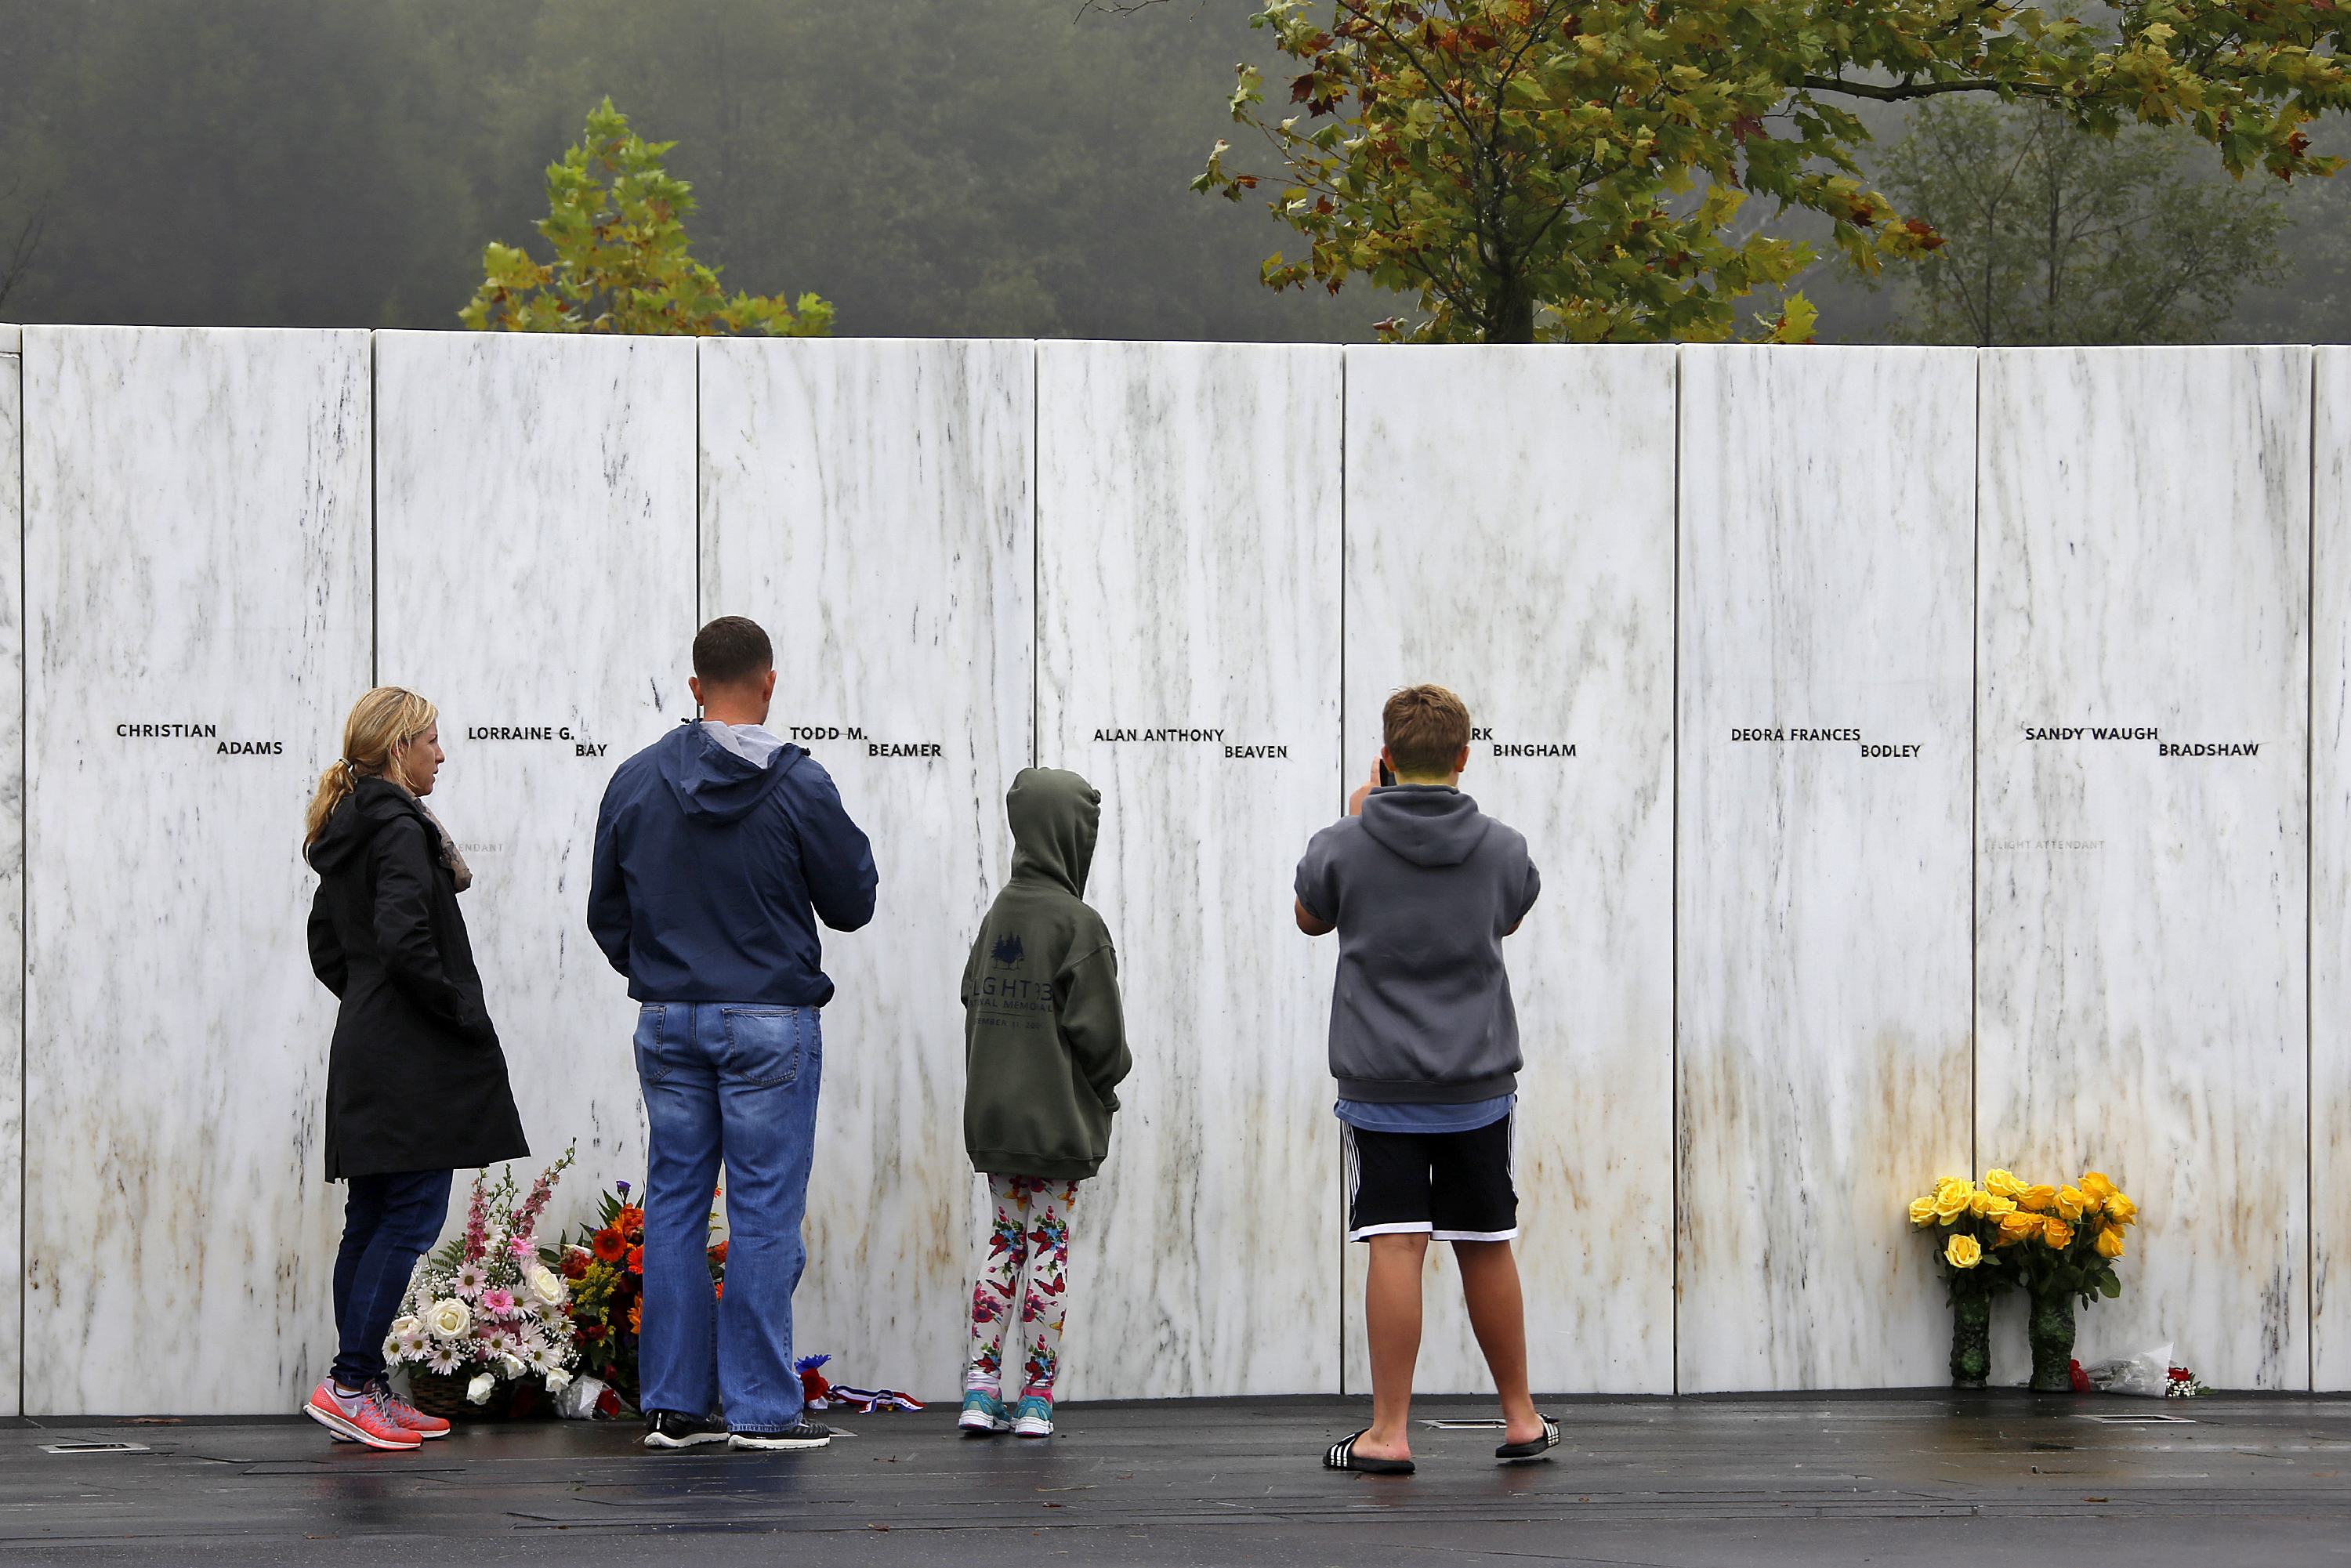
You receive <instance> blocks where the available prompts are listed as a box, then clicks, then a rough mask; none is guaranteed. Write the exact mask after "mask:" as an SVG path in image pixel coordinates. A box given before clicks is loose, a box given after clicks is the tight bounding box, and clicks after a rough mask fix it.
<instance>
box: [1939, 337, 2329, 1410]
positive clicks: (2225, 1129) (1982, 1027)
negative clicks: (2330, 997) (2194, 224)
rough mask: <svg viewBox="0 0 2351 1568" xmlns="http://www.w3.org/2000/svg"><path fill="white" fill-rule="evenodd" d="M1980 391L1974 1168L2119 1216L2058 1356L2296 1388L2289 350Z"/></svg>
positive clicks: (2298, 1065) (2304, 799) (2302, 1181)
mask: <svg viewBox="0 0 2351 1568" xmlns="http://www.w3.org/2000/svg"><path fill="white" fill-rule="evenodd" d="M1981 373H1982V383H1981V384H1982V403H1981V409H1982V413H1981V421H1982V439H1981V459H1980V461H1981V469H1980V514H1979V516H1980V534H1979V541H1980V542H1979V552H1980V553H1979V569H1978V570H1979V572H1980V610H1979V613H1978V625H1979V631H1978V686H1977V694H1978V720H1977V737H1978V751H1977V770H1978V771H1977V812H1978V817H1977V822H1978V825H1977V834H1976V842H1977V852H1976V853H1977V894H1976V911H1977V923H1976V1009H1977V1010H1976V1020H1977V1021H1976V1028H1977V1050H1976V1134H1975V1142H1976V1154H1977V1157H1978V1159H1979V1160H1980V1162H1981V1163H1982V1164H1983V1165H1985V1166H2005V1167H2008V1168H2010V1169H2012V1170H2014V1171H2015V1172H2016V1173H2017V1174H2018V1175H2019V1176H2024V1177H2025V1178H2026V1179H2028V1180H2042V1181H2055V1180H2063V1179H2068V1178H2071V1177H2073V1176H2078V1175H2079V1174H2080V1173H2081V1172H2082V1171H2083V1170H2084V1169H2085V1167H2087V1168H2095V1169H2098V1170H2102V1171H2105V1173H2106V1174H2108V1175H2109V1176H2112V1177H2113V1178H2114V1179H2115V1180H2116V1182H2117V1183H2118V1184H2119V1185H2120V1186H2122V1187H2123V1188H2124V1189H2125V1190H2126V1191H2127V1192H2129V1193H2130V1195H2131V1196H2132V1197H2134V1198H2136V1199H2137V1200H2138V1204H2139V1207H2140V1212H2141V1216H2142V1223H2141V1225H2140V1226H2139V1228H2137V1230H2135V1231H2133V1232H2132V1233H2131V1235H2130V1242H2129V1246H2130V1249H2129V1254H2128V1256H2127V1258H2126V1260H2125V1261H2124V1264H2123V1267H2122V1270H2121V1271H2122V1275H2123V1279H2124V1281H2125V1289H2124V1293H2123V1295H2122V1298H2121V1299H2120V1300H2119V1301H2105V1302H2101V1303H2099V1304H2097V1305H2096V1306H2094V1307H2092V1308H2090V1309H2088V1310H2087V1311H2086V1312H2084V1313H2083V1314H2082V1317H2081V1319H2080V1328H2079V1338H2078V1340H2077V1342H2076V1344H2077V1358H2078V1359H2080V1360H2082V1361H2084V1362H2085V1364H2086V1363H2088V1362H2091V1361H2094V1360H2095V1359H2097V1358H2098V1357H2099V1356H2100V1355H2102V1354H2109V1353H2116V1352H2120V1351H2124V1350H2127V1349H2130V1348H2132V1347H2135V1346H2137V1345H2141V1344H2145V1343H2158V1342H2161V1341H2164V1340H2171V1341H2175V1342H2176V1343H2178V1344H2179V1347H2180V1349H2181V1351H2182V1352H2183V1353H2184V1354H2185V1355H2186V1356H2187V1357H2188V1358H2189V1361H2190V1364H2192V1365H2194V1367H2195V1369H2196V1371H2197V1373H2198V1374H2199V1375H2200V1376H2201V1377H2202V1378H2203V1379H2204V1380H2205V1381H2206V1382H2208V1383H2210V1384H2211V1385H2214V1386H2216V1387H2227V1388H2300V1387H2304V1386H2307V1385H2308V1383H2309V1380H2310V1375H2311V1364H2310V1354H2309V1353H2310V1343H2311V1342H2310V1317H2309V1297H2308V1293H2307V1286H2308V1277H2307V1274H2306V1272H2305V1252H2306V1247H2307V1238H2308V1235H2309V1231H2308V1225H2309V1205H2308V1193H2309V1188H2308V1178H2309V1174H2310V1168H2309V1164H2308V1155H2309V1151H2310V1143H2309V1139H2308V1136H2307V1126H2308V1117H2309V1114H2310V1110H2311V1104H2310V1099H2309V1093H2308V1077H2307V1073H2308V1055H2307V1053H2308V1051H2309V1049H2310V1036H2309V1032H2308V1031H2309V1022H2310V1020H2309V1017H2308V1013H2307V1010H2306V1009H2307V1005H2308V998H2309V991H2308V987H2307V980H2308V975H2309V969H2308V963H2309V948H2308V933H2309V925H2308V922H2307V914H2308V910H2307V902H2306V901H2307V898H2308V894H2309V883H2308V876H2309V871H2310V862H2309V847H2310V839H2309V822H2308V795H2307V788H2306V787H2307V783H2308V775H2307V771H2306V770H2307V768H2308V765H2309V752H2308V718H2309V710H2308V704H2309V700H2310V685H2309V678H2310V676H2309V662H2308V661H2309V657H2310V643H2309V642H2308V638H2309V635H2310V626H2309V619H2308V612H2309V604H2310V591H2311V581H2310V576H2309V572H2310V559H2311V557H2310V544H2311V538H2310V531H2309V530H2310V519H2311V511H2310V495H2311V492H2310V479H2311V465H2310V458H2311V446H2310V442H2311V414H2312V407H2311V379H2310V378H2311V356H2310V350H2306V349H2300V348H2266V347H2264V348H2216V349H2163V350H2152V349H2141V350H2116V349H2084V350H1991V351H1988V352H1987V353H1985V354H1984V356H1983V358H1982V369H1981ZM2171 747H2190V748H2206V749H2202V750H2194V749H2191V750H2190V751H2189V752H2187V753H2185V754H2181V753H2179V752H2176V751H2173V750H2170V749H2168V748H2171ZM2254 747H2258V750H2257V751H2256V750H2254V749H2252V748H2254ZM2213 748H2217V754H2213ZM1993 1351H1994V1361H1993V1370H1992V1381H1993V1382H1994V1383H1995V1384H1999V1383H2001V1382H2014V1381H2017V1380H2019V1379H2021V1378H2022V1376H2023V1375H2024V1372H2025V1370H2026V1368H2025V1365H2024V1364H2023V1361H2022V1355H2023V1348H2022V1338H2021V1336H2013V1337H2010V1336H2003V1335H2001V1334H2000V1333H1995V1336H1994V1342H1993Z"/></svg>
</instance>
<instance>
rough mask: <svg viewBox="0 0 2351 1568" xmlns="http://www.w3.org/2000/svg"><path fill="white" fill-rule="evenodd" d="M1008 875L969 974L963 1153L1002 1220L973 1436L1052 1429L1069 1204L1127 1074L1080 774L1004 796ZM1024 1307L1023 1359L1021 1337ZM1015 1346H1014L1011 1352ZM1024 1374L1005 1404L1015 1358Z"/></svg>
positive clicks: (991, 1249)
mask: <svg viewBox="0 0 2351 1568" xmlns="http://www.w3.org/2000/svg"><path fill="white" fill-rule="evenodd" d="M1004 810H1005V814H1006V816H1007V817H1008V819H1009V820H1010V821H1011V825H1012V876H1011V879H1010V880H1009V881H1008V882H1007V883H1005V885H1004V891H1003V892H1001V893H999V894H997V895H996V902H995V904H992V905H990V906H989V908H988V911H987V919H986V920H984V921H982V922H981V923H980V927H979V936H978V937H977V939H976V940H975V941H974V942H973V943H972V945H971V956H970V958H969V959H968V960H967V962H966V963H965V964H964V967H963V1005H964V1101H963V1136H964V1146H965V1148H966V1150H967V1152H968V1153H969V1154H970V1155H971V1164H972V1168H973V1169H974V1170H976V1171H978V1172H980V1173H981V1174H982V1175H984V1176H987V1181H988V1188H989V1193H990V1196H991V1197H993V1198H994V1199H995V1205H996V1217H995V1220H994V1223H993V1224H992V1225H991V1227H990V1228H989V1232H988V1239H987V1256H986V1257H984V1258H983V1259H982V1260H980V1268H979V1278H978V1280H977V1282H976V1283H975V1284H974V1285H973V1287H972V1296H971V1361H970V1364H969V1365H968V1367H967V1369H966V1371H965V1374H964V1400H963V1414H962V1415H961V1416H958V1417H957V1418H956V1425H957V1426H958V1427H961V1428H962V1429H963V1433H964V1435H965V1436H966V1437H990V1436H993V1435H994V1434H996V1433H998V1432H1002V1431H1005V1430H1007V1429H1009V1430H1010V1431H1012V1432H1013V1433H1014V1434H1015V1435H1017V1436H1019V1437H1050V1436H1052V1433H1053V1378H1054V1375H1055V1374H1056V1373H1057V1372H1058V1371H1059V1370H1060V1367H1061V1326H1062V1324H1063V1323H1064V1322H1066V1321H1067V1319H1068V1316H1069V1297H1068V1294H1067V1290H1068V1283H1069V1267H1070V1209H1071V1206H1072V1205H1074V1204H1075V1203H1076V1202H1077V1197H1078V1184H1079V1183H1080V1182H1081V1181H1084V1180H1086V1179H1087V1178H1088V1177H1089V1176H1092V1175H1093V1174H1094V1173H1095V1172H1096V1171H1097V1170H1099V1169H1101V1168H1102V1157H1103V1156H1104V1155H1107V1154H1108V1153H1109V1152H1110V1123H1111V1117H1112V1115H1113V1114H1114V1113H1116V1112H1117V1110H1118V1086H1119V1083H1120V1082H1122V1081H1123V1079H1124V1078H1125V1077H1126V1072H1127V1068H1128V1066H1129V1061H1128V1057H1127V1051H1126V1025H1125V1021H1124V1019H1123V1014H1122V1013H1121V1010H1120V1008H1119V1000H1118V955H1117V954H1116V953H1114V952H1113V951H1112V949H1111V942H1110V931H1109V928H1108V927H1106V926H1104V925H1102V916H1101V915H1097V914H1095V913H1094V911H1093V909H1092V906H1090V905H1089V904H1087V903H1086V902H1085V891H1086V873H1087V871H1088V870H1089V869H1091V868H1092V864H1093V859H1094V840H1095V837H1096V835H1097V833H1098V832H1099V831H1100V829H1101V825H1102V795H1101V793H1100V792H1099V791H1098V790H1096V789H1094V788H1093V786H1092V785H1090V784H1088V783H1087V782H1086V781H1085V780H1084V779H1081V778H1079V777H1078V776H1077V775H1076V774H1074V773H1066V772H1063V771H1062V770H1061V769H1060V768H1023V769H1022V770H1021V771H1020V773H1019V775H1018V776H1017V777H1016V778H1015V779H1013V780H1012V789H1011V790H1010V791H1009V792H1008V793H1007V794H1006V796H1005V797H1004ZM1016 1311H1017V1312H1019V1318H1020V1322H1021V1325H1022V1327H1023V1328H1024V1330H1025V1331H1026V1334H1025V1337H1026V1338H1027V1340H1028V1342H1029V1350H1028V1357H1027V1359H1026V1361H1025V1362H1024V1361H1022V1360H1020V1359H1019V1348H1020V1347H1019V1343H1018V1340H1017V1338H1014V1336H1012V1334H1011V1326H1012V1317H1013V1314H1014V1312H1016ZM1008 1339H1013V1341H1014V1343H1010V1344H1008V1343H1006V1342H1007V1340H1008ZM1007 1350H1010V1351H1011V1352H1012V1353H1013V1358H1014V1364H1015V1365H1016V1366H1018V1367H1019V1385H1018V1386H1019V1391H1020V1398H1019V1404H1018V1405H1017V1406H1015V1407H1014V1408H1013V1409H1012V1410H1010V1411H1009V1412H1008V1411H1007V1410H1006V1408H1005V1398H1004V1396H1005V1394H1006V1393H1007V1392H1008V1390H1007V1386H1006V1383H1005V1375H1004V1364H1005V1359H1006V1358H1005V1353H1006V1351H1007Z"/></svg>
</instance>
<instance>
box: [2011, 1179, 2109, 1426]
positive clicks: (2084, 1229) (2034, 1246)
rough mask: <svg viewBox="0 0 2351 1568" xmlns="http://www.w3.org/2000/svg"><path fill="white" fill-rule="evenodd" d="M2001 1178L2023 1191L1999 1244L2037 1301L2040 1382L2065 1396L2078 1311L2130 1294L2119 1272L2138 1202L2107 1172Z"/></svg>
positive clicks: (2031, 1331)
mask: <svg viewBox="0 0 2351 1568" xmlns="http://www.w3.org/2000/svg"><path fill="white" fill-rule="evenodd" d="M1994 1177H2003V1178H2005V1184H2006V1185H2011V1186H2015V1187H2017V1188H2019V1189H2020V1190H2019V1191H2018V1192H2017V1193H2016V1195H2015V1197H2016V1207H2015V1208H2014V1209H2013V1210H2012V1211H2011V1213H2009V1214H2007V1215H2005V1216H2003V1217H2002V1220H2001V1234H2000V1238H1999V1239H1998V1240H1997V1241H1996V1242H1995V1243H1994V1246H1995V1247H1996V1248H1997V1249H1999V1250H2000V1251H2001V1253H2002V1254H2003V1255H2004V1256H2005V1257H2006V1258H2007V1260H2008V1261H2009V1264H2010V1267H2011V1269H2012V1270H2014V1272H2015V1277H2016V1281H2017V1282H2018V1283H2019V1284H2020V1285H2022V1287H2023V1288H2024V1290H2025V1291H2026V1292H2027V1293H2028V1294H2030V1295H2031V1296H2032V1317H2031V1318H2030V1319H2029V1320H2028V1322H2027V1324H2026V1331H2025V1332H2026V1337H2027V1339H2028V1340H2029V1341H2030V1342H2031V1343H2032V1387H2033V1388H2034V1389H2035V1390H2036V1391H2038V1392H2041V1393H2045V1394H2063V1393H2064V1392H2066V1391H2067V1390H2069V1389H2071V1388H2073V1387H2074V1375H2073V1364H2074V1363H2073V1358H2074V1303H2075V1302H2076V1301H2079V1302H2080V1303H2081V1304H2082V1305H2083V1306H2088V1305H2089V1304H2090V1303H2091V1302H2093V1301H2096V1300H2098V1299H2099V1298H2100V1297H2102V1296H2103V1297H2105V1298H2106V1299H2108V1300H2110V1301H2111V1300H2112V1299H2113V1298H2115V1297H2116V1296H2119V1295H2121V1294H2122V1293H2123V1284H2122V1279H2121V1277H2120V1276H2119V1275H2118V1274H2116V1271H2115V1265H2116V1263H2117V1262H2119V1261H2120V1260H2121V1259H2122V1257H2123V1254H2124V1252H2125V1251H2126V1249H2127V1245H2128V1243H2127V1241H2126V1238H2125V1236H2124V1232H2125V1231H2126V1230H2127V1229H2128V1228H2130V1227H2131V1226H2133V1225H2135V1224H2137V1221H2138V1205H2137V1204H2135V1203H2133V1202H2132V1201H2131V1200H2130V1198H2129V1197H2127V1196H2126V1194H2125V1193H2124V1192H2123V1191H2122V1190H2121V1189H2120V1188H2119V1187H2117V1186H2115V1184H2114V1183H2113V1182H2112V1181H2111V1180H2109V1179H2107V1177H2106V1176H2105V1174H2104V1173H2103V1172H2100V1171H2085V1172H2083V1173H2082V1177H2081V1179H2080V1180H2079V1181H2076V1182H2074V1183H2072V1184H2071V1185H2069V1186H2024V1184H2023V1183H2022V1182H2019V1181H2017V1179H2016V1178H2015V1177H2014V1176H2010V1175H2009V1174H2008V1173H2007V1172H2006V1171H1993V1172H1991V1175H1990V1176H1986V1177H1985V1178H1984V1181H1985V1185H1986V1186H1991V1185H1992V1182H1993V1178H1994Z"/></svg>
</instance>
